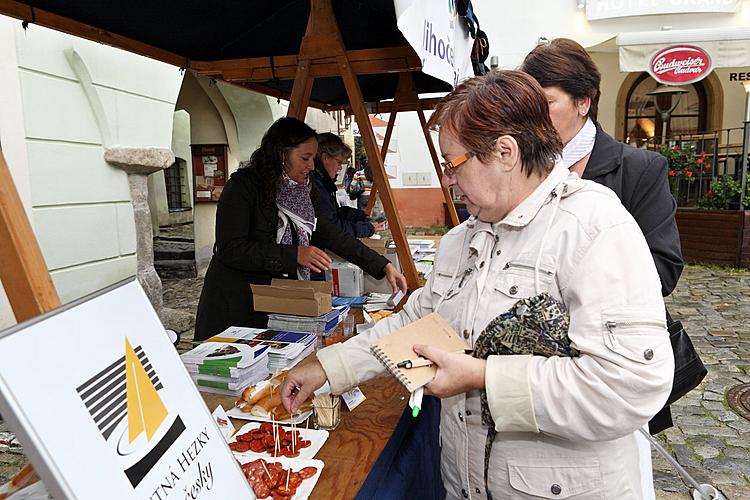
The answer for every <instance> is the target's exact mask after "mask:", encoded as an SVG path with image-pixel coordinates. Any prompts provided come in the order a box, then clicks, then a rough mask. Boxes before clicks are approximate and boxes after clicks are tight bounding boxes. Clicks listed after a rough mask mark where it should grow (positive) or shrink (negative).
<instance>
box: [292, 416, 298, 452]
mask: <svg viewBox="0 0 750 500" xmlns="http://www.w3.org/2000/svg"><path fill="white" fill-rule="evenodd" d="M294 422H295V420H294V416H292V453H294V445H295V444H297V426H296V425H295V423H294Z"/></svg>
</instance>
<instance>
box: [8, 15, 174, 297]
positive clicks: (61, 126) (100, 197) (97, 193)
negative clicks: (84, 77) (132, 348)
mask: <svg viewBox="0 0 750 500" xmlns="http://www.w3.org/2000/svg"><path fill="white" fill-rule="evenodd" d="M0 47H2V49H0V54H2V55H0V99H1V100H2V101H0V102H2V103H3V106H2V111H1V112H0V116H2V118H0V123H2V128H1V129H0V134H1V135H0V140H2V145H3V149H4V151H5V150H7V153H6V155H7V156H8V160H9V162H11V163H12V164H13V167H12V169H13V171H14V179H15V180H16V184H17V186H18V189H19V192H20V193H21V196H22V199H23V201H24V205H25V207H26V208H27V210H29V211H30V213H31V216H32V221H33V226H34V230H35V233H36V236H37V240H38V241H39V244H40V247H41V249H42V253H43V255H44V258H45V260H46V262H47V266H48V268H49V270H50V273H51V275H52V279H53V281H54V283H55V286H56V288H57V291H58V294H59V295H60V298H61V299H62V300H63V302H67V301H70V300H72V299H75V298H77V297H80V296H82V295H84V294H86V293H89V292H92V291H94V290H97V289H100V288H102V287H104V286H106V285H108V284H111V283H113V282H116V281H118V280H120V279H123V278H125V277H127V276H130V275H134V274H135V270H136V258H135V224H134V219H133V210H132V205H131V201H130V191H129V187H128V181H127V175H126V174H125V172H123V171H122V170H120V169H119V168H115V167H112V166H110V165H108V164H107V163H106V162H105V161H104V149H105V148H104V144H103V137H102V133H101V131H100V130H99V128H98V125H97V123H96V120H95V119H94V114H93V112H92V110H91V107H90V105H89V103H88V101H87V99H86V96H85V94H84V92H83V89H82V87H81V84H80V83H79V81H78V79H77V78H76V75H75V73H74V72H73V71H72V69H71V67H70V65H69V64H68V61H67V59H66V57H65V51H66V50H68V49H74V50H75V51H76V52H77V53H78V54H79V55H80V57H81V59H82V60H83V63H84V64H85V66H86V69H87V70H88V72H89V73H90V75H91V78H92V81H93V85H94V89H95V92H96V94H97V95H98V97H99V99H100V100H101V103H102V106H103V108H104V114H105V119H106V123H107V125H108V128H109V131H110V133H111V139H112V143H113V144H112V145H120V146H130V147H142V146H157V147H167V148H168V147H170V143H171V129H172V114H173V110H174V103H175V101H176V98H177V92H178V90H179V86H180V82H181V80H182V76H181V75H180V73H179V69H178V68H176V67H173V66H169V65H166V64H163V63H159V62H156V61H153V60H151V59H147V58H144V57H141V56H137V55H134V54H131V53H128V52H124V51H121V50H118V49H113V48H111V47H108V46H105V45H101V44H97V43H94V42H90V41H87V40H83V39H79V38H76V37H72V36H69V35H66V34H63V33H59V32H56V31H52V30H48V29H45V28H42V27H39V26H35V25H31V26H29V28H28V30H27V31H25V32H24V30H23V29H22V28H21V24H20V23H19V22H18V21H16V20H10V19H8V18H6V17H2V16H0ZM6 100H8V101H7V102H8V103H9V106H7V107H6V105H5V104H6Z"/></svg>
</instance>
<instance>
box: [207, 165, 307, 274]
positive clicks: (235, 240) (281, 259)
mask: <svg viewBox="0 0 750 500" xmlns="http://www.w3.org/2000/svg"><path fill="white" fill-rule="evenodd" d="M260 203H261V201H260V198H259V196H258V193H257V190H256V188H255V186H253V185H252V183H251V181H250V180H249V179H247V177H244V176H237V174H235V175H234V176H232V178H231V179H230V180H229V181H228V182H227V185H226V186H225V187H224V191H223V192H222V195H221V199H220V200H219V203H218V206H217V209H216V244H215V246H214V255H215V257H216V258H217V259H219V260H220V261H221V262H222V263H223V264H225V265H227V266H229V267H232V268H234V269H239V270H242V271H249V272H270V273H272V274H274V275H280V274H282V273H286V274H294V273H296V271H297V247H296V245H281V244H278V243H276V238H275V230H276V228H275V227H273V224H271V223H270V222H269V225H268V227H266V228H261V227H257V220H258V219H260V218H259V217H257V216H258V214H259V211H260ZM263 236H266V237H263Z"/></svg>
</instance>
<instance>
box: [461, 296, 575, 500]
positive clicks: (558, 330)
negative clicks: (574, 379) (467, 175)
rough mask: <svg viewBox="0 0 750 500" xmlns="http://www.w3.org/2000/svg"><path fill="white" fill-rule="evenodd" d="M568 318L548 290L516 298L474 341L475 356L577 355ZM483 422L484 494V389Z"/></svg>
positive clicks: (490, 435)
mask: <svg viewBox="0 0 750 500" xmlns="http://www.w3.org/2000/svg"><path fill="white" fill-rule="evenodd" d="M569 326H570V319H569V316H568V310H567V308H566V307H565V304H563V303H562V302H560V301H559V300H557V299H555V298H554V297H552V296H551V295H549V294H548V293H542V294H539V295H535V296H534V297H529V298H527V299H522V300H519V301H518V302H516V303H515V304H514V305H513V306H512V307H511V308H510V309H509V310H508V311H506V312H504V313H503V314H501V315H500V316H498V317H496V318H495V319H493V320H492V321H490V323H489V324H488V325H487V327H486V328H485V329H484V331H482V333H481V334H480V335H479V338H478V339H477V341H476V343H475V344H474V357H476V358H480V359H487V358H488V357H489V356H493V355H496V356H497V355H508V354H533V355H534V356H544V357H550V356H578V351H576V349H575V348H573V347H571V346H570V339H569V338H568V328H569ZM481 402H482V424H483V425H486V426H487V427H488V429H487V441H486V442H485V447H484V486H485V488H486V490H487V498H489V499H490V500H492V494H491V493H490V490H489V485H488V482H487V477H488V470H489V462H490V452H491V451H492V443H493V442H494V441H495V435H496V434H497V431H496V430H495V422H494V421H493V420H492V415H491V413H490V408H489V405H488V403H487V392H486V391H482V393H481Z"/></svg>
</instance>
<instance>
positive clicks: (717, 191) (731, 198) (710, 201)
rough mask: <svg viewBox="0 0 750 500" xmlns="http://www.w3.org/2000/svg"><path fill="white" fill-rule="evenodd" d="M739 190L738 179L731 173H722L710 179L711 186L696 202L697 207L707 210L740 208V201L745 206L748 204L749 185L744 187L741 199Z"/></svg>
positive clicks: (749, 198)
mask: <svg viewBox="0 0 750 500" xmlns="http://www.w3.org/2000/svg"><path fill="white" fill-rule="evenodd" d="M741 190H742V187H741V184H740V181H738V180H737V179H735V178H734V177H733V176H731V175H722V176H721V177H719V178H717V179H716V180H714V181H711V186H710V187H709V189H708V191H707V192H706V194H705V195H704V196H703V198H701V200H700V202H698V207H700V208H703V209H708V210H711V209H714V210H737V209H739V208H740V201H742V204H743V205H744V206H746V207H747V206H749V205H750V186H747V187H746V189H745V195H744V196H743V197H742V200H740V191H741Z"/></svg>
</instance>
